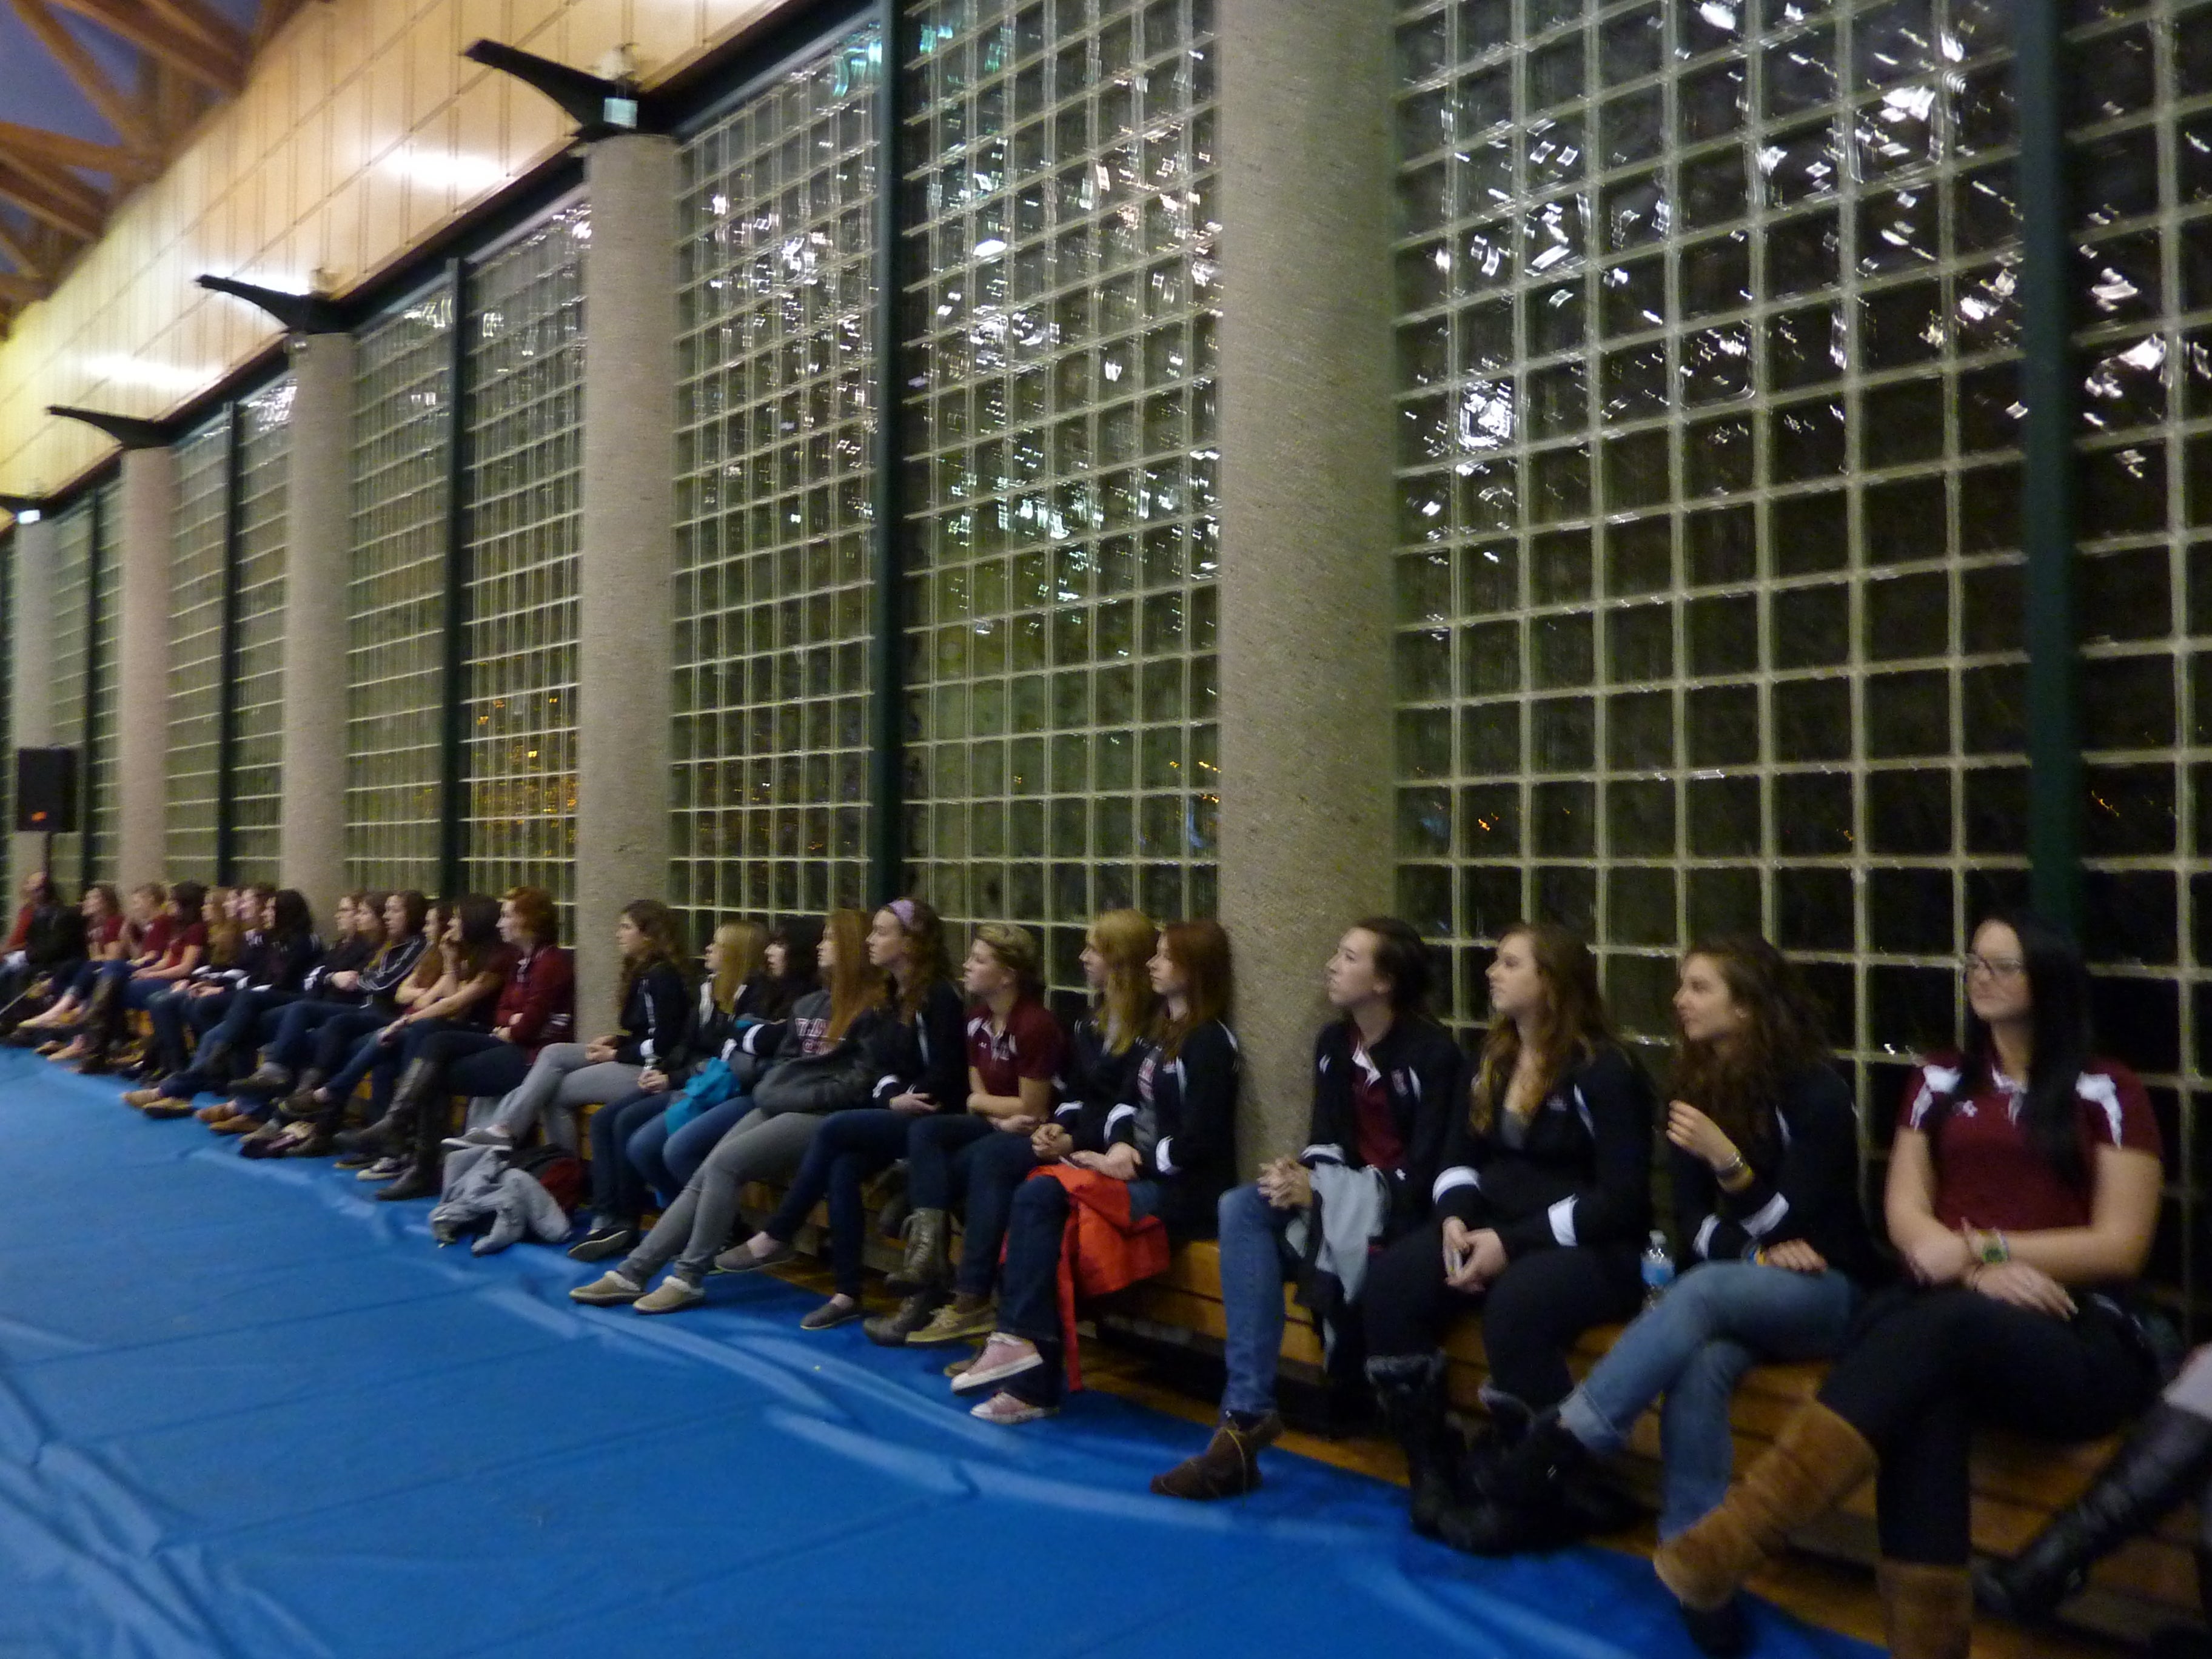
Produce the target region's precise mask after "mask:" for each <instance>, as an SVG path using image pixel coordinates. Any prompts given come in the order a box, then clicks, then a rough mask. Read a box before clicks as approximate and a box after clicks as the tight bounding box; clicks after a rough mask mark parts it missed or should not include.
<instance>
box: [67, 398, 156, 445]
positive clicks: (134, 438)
mask: <svg viewBox="0 0 2212 1659" xmlns="http://www.w3.org/2000/svg"><path fill="white" fill-rule="evenodd" d="M46 413H47V414H49V415H58V416H61V417H62V418H63V419H64V420H65V421H82V422H84V423H85V424H86V425H87V426H89V427H96V428H99V429H100V431H102V432H105V433H106V435H108V436H109V437H111V438H112V439H114V440H115V441H116V442H118V443H119V444H121V445H122V446H123V447H125V449H161V448H162V447H166V446H167V443H168V441H169V428H167V426H166V425H164V424H163V423H162V422H160V421H142V420H140V419H139V418H138V417H137V416H135V415H109V414H106V413H104V412H102V411H101V410H97V409H72V408H70V406H69V405H68V404H47V405H46Z"/></svg>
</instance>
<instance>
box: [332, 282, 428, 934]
mask: <svg viewBox="0 0 2212 1659" xmlns="http://www.w3.org/2000/svg"><path fill="white" fill-rule="evenodd" d="M452 330H453V301H452V296H451V295H450V294H449V293H448V292H447V291H446V290H444V289H440V290H439V291H437V292H435V293H434V294H431V295H427V296H426V297H424V298H422V299H421V300H419V301H416V302H415V303H414V304H412V305H410V306H406V307H403V308H401V309H400V310H398V311H397V312H394V313H392V314H391V315H389V316H386V317H385V318H383V319H380V320H379V321H377V322H375V323H374V324H372V325H369V326H368V328H367V329H366V330H365V331H363V332H362V335H361V337H360V342H359V348H358V355H357V356H356V368H355V380H354V440H353V503H352V505H353V512H352V518H353V567H352V571H351V576H350V580H349V582H348V583H347V589H346V614H347V625H348V641H347V697H346V877H347V879H348V880H349V881H351V882H354V883H356V884H360V885H362V886H369V887H385V888H396V887H415V888H420V889H422V890H424V891H426V892H428V891H434V890H436V888H437V886H438V853H439V829H438V815H439V811H440V801H439V781H440V775H441V768H442V758H441V757H442V746H443V744H444V739H445V714H444V697H445V690H444V687H445V637H446V636H445V629H446V512H447V482H446V478H447V455H448V450H447V435H448V433H449V430H450V428H451V423H452V410H451V408H450V402H451V399H452V398H453V371H452V355H453V342H452Z"/></svg>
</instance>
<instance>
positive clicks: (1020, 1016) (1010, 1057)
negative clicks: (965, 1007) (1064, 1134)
mask: <svg viewBox="0 0 2212 1659" xmlns="http://www.w3.org/2000/svg"><path fill="white" fill-rule="evenodd" d="M1066 1046H1067V1040H1066V1037H1065V1036H1062V1035H1061V1033H1060V1022H1059V1021H1058V1020H1056V1019H1054V1018H1053V1017H1052V1011H1051V1010H1050V1009H1048V1008H1047V1007H1046V1006H1044V1004H1042V1002H1039V1001H1038V1000H1036V998H1034V997H1024V998H1023V999H1022V1000H1020V1001H1019V1002H1017V1003H1016V1004H1015V1005H1014V1006H1013V1007H1012V1009H1010V1010H1009V1011H1008V1012H1007V1014H1006V1029H1005V1030H1002V1031H994V1030H992V1029H991V1011H990V1010H989V1009H988V1008H977V1009H975V1010H974V1011H973V1012H971V1013H970V1014H969V1017H968V1063H969V1066H973V1067H974V1068H975V1074H976V1076H977V1077H979V1078H981V1079H982V1083H983V1090H982V1091H983V1092H984V1093H985V1094H987V1095H1002V1096H1008V1097H1012V1096H1016V1095H1018V1094H1020V1093H1021V1091H1022V1079H1024V1078H1032V1079H1034V1078H1042V1079H1044V1080H1045V1081H1047V1082H1050V1081H1051V1080H1052V1079H1053V1078H1054V1077H1055V1076H1056V1075H1058V1073H1059V1072H1060V1055H1061V1054H1062V1053H1064V1052H1065V1050H1066ZM1048 1105H1049V1102H1048Z"/></svg>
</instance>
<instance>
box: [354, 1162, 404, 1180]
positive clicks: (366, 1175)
mask: <svg viewBox="0 0 2212 1659" xmlns="http://www.w3.org/2000/svg"><path fill="white" fill-rule="evenodd" d="M410 1161H411V1160H410V1159H407V1158H399V1157H397V1156H393V1157H388V1158H379V1159H377V1160H376V1162H375V1163H374V1164H370V1165H369V1166H368V1168H367V1169H365V1170H355V1171H354V1172H353V1178H354V1179H355V1180H356V1181H397V1180H398V1179H399V1177H400V1176H402V1175H404V1173H406V1171H407V1169H408V1167H409V1164H410Z"/></svg>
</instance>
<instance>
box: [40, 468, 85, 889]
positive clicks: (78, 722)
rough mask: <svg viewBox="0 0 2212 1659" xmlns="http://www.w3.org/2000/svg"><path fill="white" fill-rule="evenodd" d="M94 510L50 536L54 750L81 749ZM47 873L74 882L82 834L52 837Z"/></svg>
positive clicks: (74, 515) (81, 783) (70, 514)
mask: <svg viewBox="0 0 2212 1659" xmlns="http://www.w3.org/2000/svg"><path fill="white" fill-rule="evenodd" d="M97 514H98V508H97V507H96V505H95V504H94V500H93V498H92V497H91V496H90V495H86V496H82V497H81V498H79V500H78V501H76V504H75V505H74V506H72V507H70V509H69V510H68V511H67V512H65V513H62V514H61V515H60V517H59V518H58V519H57V520H56V521H55V525H54V537H53V544H52V545H53V561H54V569H53V588H52V593H53V612H52V616H51V617H47V618H46V626H47V627H48V628H49V629H52V638H53V681H52V684H51V685H50V687H49V688H48V690H47V696H48V699H49V701H48V703H47V716H46V717H47V720H48V721H49V722H50V726H49V729H50V730H51V731H52V734H53V736H52V743H53V744H54V746H55V747H57V748H59V749H75V750H77V751H78V753H79V755H80V756H82V752H83V749H84V735H85V729H86V721H85V667H86V656H87V653H88V651H89V650H90V648H91V636H90V631H89V623H90V622H91V612H90V610H89V608H88V607H89V606H90V605H91V603H92V567H93V539H94V531H93V524H94V519H95V518H96V516H97ZM77 787H78V791H79V794H78V806H79V821H80V822H82V817H83V802H84V799H85V795H86V793H87V792H86V790H85V778H84V775H83V774H82V772H80V773H79V775H78V782H77ZM53 847H54V851H53V863H52V874H53V878H54V879H55V880H56V881H58V882H62V883H65V884H66V883H74V882H76V879H77V878H78V877H79V875H80V874H81V873H82V870H83V866H84V841H83V836H82V835H81V834H78V835H67V836H55V837H54V843H53Z"/></svg>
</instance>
